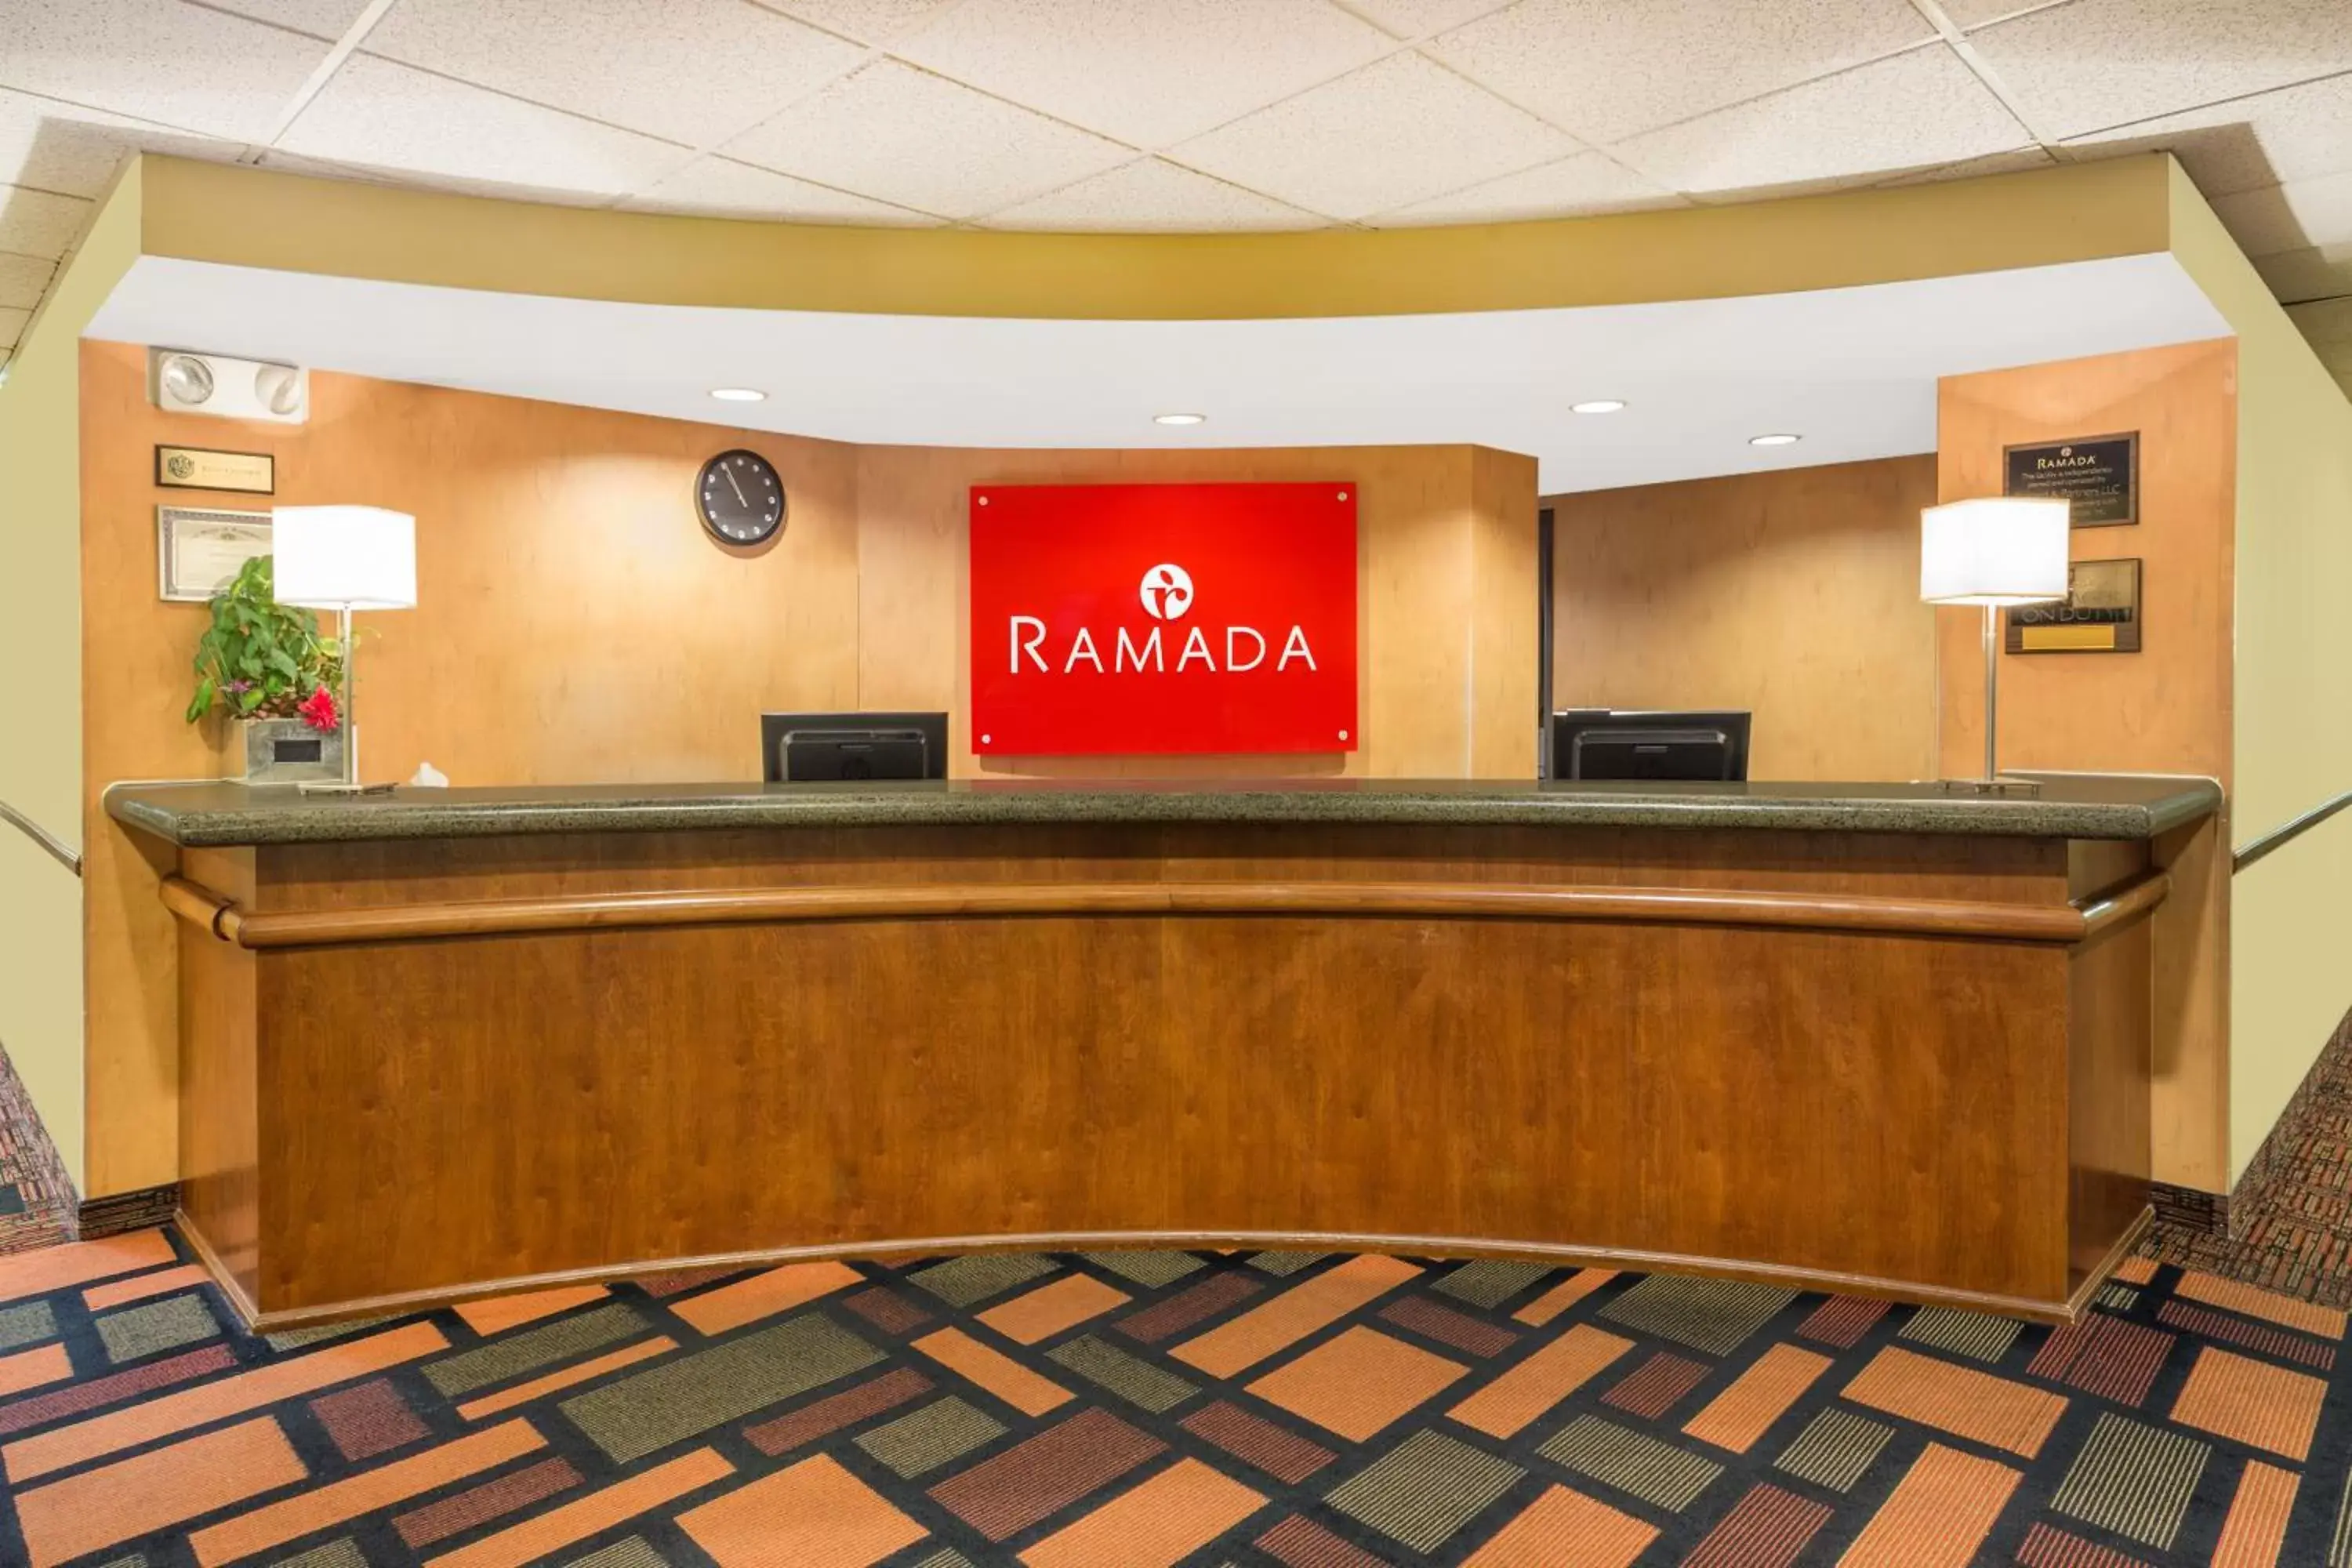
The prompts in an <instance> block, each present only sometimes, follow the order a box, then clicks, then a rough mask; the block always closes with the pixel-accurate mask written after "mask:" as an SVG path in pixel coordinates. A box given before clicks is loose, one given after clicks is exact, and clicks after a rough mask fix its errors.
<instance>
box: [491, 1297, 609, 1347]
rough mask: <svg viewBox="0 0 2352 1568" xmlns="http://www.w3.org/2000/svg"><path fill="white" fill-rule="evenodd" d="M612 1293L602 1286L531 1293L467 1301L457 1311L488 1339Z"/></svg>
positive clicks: (601, 1298)
mask: <svg viewBox="0 0 2352 1568" xmlns="http://www.w3.org/2000/svg"><path fill="white" fill-rule="evenodd" d="M610 1294H611V1292H610V1291H608V1290H606V1289H604V1287H603V1286H602V1285H573V1286H571V1287H568V1288H566V1289H561V1290H530V1291H526V1292H524V1293H523V1294H522V1295H520V1296H493V1297H491V1298H489V1299H488V1300H485V1301H467V1302H465V1303H463V1304H461V1305H460V1306H459V1307H458V1308H457V1315H458V1316H459V1317H461V1318H463V1319H465V1320H466V1326H467V1328H469V1329H471V1330H473V1331H475V1332H476V1333H478V1334H480V1335H481V1336H482V1337H483V1338H485V1339H488V1337H489V1336H490V1335H492V1334H502V1333H505V1332H506V1331H508V1330H509V1329H519V1328H520V1327H521V1326H522V1325H523V1324H525V1323H535V1322H537V1321H539V1320H540V1319H541V1318H551V1317H553V1316H555V1314H556V1313H558V1312H568V1311H570V1310H572V1308H574V1307H583V1306H586V1305H587V1304H588V1303H589V1302H591V1301H595V1300H603V1299H604V1297H605V1296H608V1295H610Z"/></svg>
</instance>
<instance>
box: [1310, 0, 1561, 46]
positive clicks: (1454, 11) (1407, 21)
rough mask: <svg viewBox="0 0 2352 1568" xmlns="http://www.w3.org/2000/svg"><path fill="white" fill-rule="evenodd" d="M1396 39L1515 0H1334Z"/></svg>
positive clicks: (1440, 28) (1440, 29)
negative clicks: (1393, 35)
mask: <svg viewBox="0 0 2352 1568" xmlns="http://www.w3.org/2000/svg"><path fill="white" fill-rule="evenodd" d="M1334 3H1335V4H1337V5H1343V6H1345V7H1346V8H1347V9H1349V10H1350V11H1353V12H1354V13H1355V14H1356V15H1357V16H1361V17H1362V18H1363V19H1364V20H1365V21H1367V22H1370V23H1371V24H1372V25H1373V26H1379V27H1385V28H1386V29H1388V31H1390V32H1391V33H1393V34H1395V35H1396V36H1397V37H1400V38H1425V37H1429V36H1430V35H1431V34H1433V33H1442V32H1444V30H1445V29H1446V28H1448V27H1458V26H1461V25H1462V24H1463V23H1465V22H1470V21H1475V20H1476V19H1477V18H1479V17H1480V16H1486V15H1488V14H1489V13H1491V12H1496V11H1500V10H1501V9H1503V8H1504V7H1505V6H1507V5H1517V4H1518V0H1334Z"/></svg>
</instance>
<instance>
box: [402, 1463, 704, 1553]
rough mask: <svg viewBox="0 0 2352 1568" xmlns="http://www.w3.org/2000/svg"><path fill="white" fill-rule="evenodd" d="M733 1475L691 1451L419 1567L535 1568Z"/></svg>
mask: <svg viewBox="0 0 2352 1568" xmlns="http://www.w3.org/2000/svg"><path fill="white" fill-rule="evenodd" d="M734 1473H735V1467H734V1466H732V1465H730V1464H729V1463H728V1462H727V1459H726V1458H725V1456H723V1455H721V1454H719V1452H717V1451H716V1450H715V1449H710V1448H697V1449H695V1450H694V1451H693V1452H691V1453H688V1454H681V1455H679V1456H678V1457H677V1458H675V1459H672V1460H670V1461H669V1462H668V1463H667V1464H664V1465H656V1466H655V1467H654V1468H652V1469H650V1470H640V1471H638V1472H637V1473H636V1474H635V1475H634V1476H631V1477H629V1478H628V1479H625V1480H618V1481H614V1483H613V1484H612V1485H611V1486H608V1487H605V1488H604V1489H602V1490H600V1491H593V1492H590V1493H589V1494H588V1495H587V1496H586V1497H583V1498H576V1499H574V1500H572V1501H571V1502H568V1503H565V1504H564V1505H563V1506H562V1507H561V1508H557V1509H551V1510H549V1511H547V1512H546V1513H542V1514H537V1515H534V1516H533V1517H531V1518H530V1519H527V1520H524V1521H522V1522H521V1523H520V1524H517V1525H510V1526H509V1527H508V1528H507V1529H505V1530H501V1531H499V1532H498V1533H497V1534H496V1535H491V1536H486V1537H484V1538H483V1539H482V1540H480V1541H477V1542H474V1543H473V1544H472V1545H471V1546H461V1547H459V1548H458V1549H457V1551H455V1552H443V1553H442V1554H441V1555H440V1556H438V1557H431V1558H427V1559H426V1560H425V1561H426V1563H427V1564H428V1568H524V1565H525V1564H526V1563H538V1562H540V1561H541V1560H542V1559H544V1558H545V1557H547V1556H548V1554H549V1553H551V1552H560V1551H562V1549H563V1548H565V1547H567V1546H569V1545H571V1544H572V1542H575V1541H584V1540H586V1539H587V1538H588V1537H589V1536H592V1535H594V1534H596V1533H598V1532H599V1531H605V1530H609V1529H611V1528H612V1527H613V1526H614V1525H616V1524H619V1523H621V1522H622V1521H625V1520H631V1519H635V1518H636V1517H637V1516H638V1515H639V1514H641V1513H649V1512H651V1511H652V1510H655V1509H657V1508H659V1507H661V1505H662V1504H664V1503H666V1502H669V1501H671V1500H674V1499H677V1498H681V1497H684V1496H685V1495H686V1494H687V1493H688V1492H690V1491H693V1490H695V1489H698V1488H700V1487H706V1486H709V1484H710V1483H711V1482H713V1481H715V1480H717V1479H719V1478H720V1477H721V1476H731V1475H733V1474H734Z"/></svg>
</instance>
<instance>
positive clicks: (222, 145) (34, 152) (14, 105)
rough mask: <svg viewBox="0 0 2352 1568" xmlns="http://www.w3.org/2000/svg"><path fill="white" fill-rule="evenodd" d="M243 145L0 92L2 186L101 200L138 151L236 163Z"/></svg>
mask: <svg viewBox="0 0 2352 1568" xmlns="http://www.w3.org/2000/svg"><path fill="white" fill-rule="evenodd" d="M245 151H246V143H244V142H222V141H217V140H215V139H213V138H211V137H205V136H193V135H190V134H188V133H186V132H179V131H173V130H169V129H167V128H165V127H163V126H160V125H150V124H147V123H145V122H144V121H137V120H131V119H128V118H126V117H124V116H122V115H119V114H109V113H107V112H106V111H105V110H97V109H83V108H80V107H79V106H77V105H74V104H69V103H60V102H58V100H55V99H47V98H35V97H33V96H31V95H30V94H27V93H21V92H10V91H8V90H7V89H5V88H0V184H18V185H30V186H32V187H34V188H35V189H37V190H43V191H55V192H57V193H58V195H68V196H96V195H101V194H103V193H104V191H105V190H106V185H107V182H108V181H110V180H111V179H112V178H113V177H114V171H115V170H116V169H117V168H118V167H120V166H121V163H122V160H123V159H125V158H126V157H128V156H130V155H131V153H135V152H149V153H176V154H178V155H179V156H181V157H184V158H215V159H230V158H236V157H237V156H239V155H240V154H242V153H244V152H245Z"/></svg>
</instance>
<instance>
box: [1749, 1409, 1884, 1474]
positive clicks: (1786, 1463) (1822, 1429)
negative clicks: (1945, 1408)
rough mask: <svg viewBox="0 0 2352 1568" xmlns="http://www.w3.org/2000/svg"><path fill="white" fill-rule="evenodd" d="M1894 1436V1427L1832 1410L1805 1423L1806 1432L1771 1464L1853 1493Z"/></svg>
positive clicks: (1846, 1411)
mask: <svg viewBox="0 0 2352 1568" xmlns="http://www.w3.org/2000/svg"><path fill="white" fill-rule="evenodd" d="M1892 1436H1895V1428H1894V1427H1892V1426H1885V1425H1883V1424H1881V1423H1879V1422H1876V1421H1873V1420H1871V1419H1869V1418H1868V1417H1867V1416H1862V1415H1855V1414H1854V1413H1853V1412H1852V1411H1851V1410H1839V1409H1835V1408H1832V1409H1828V1410H1824V1411H1822V1413H1821V1414H1820V1415H1816V1416H1814V1417H1813V1418H1812V1419H1811V1421H1808V1422H1807V1423H1805V1429H1804V1430H1803V1431H1801V1432H1800V1433H1798V1434H1797V1436H1796V1440H1795V1441H1794V1442H1792V1443H1790V1445H1789V1446H1788V1447H1786V1448H1785V1449H1783V1450H1781V1453H1780V1458H1777V1459H1775V1460H1773V1461H1772V1463H1773V1464H1774V1465H1775V1466H1777V1467H1778V1468H1780V1469H1783V1470H1786V1471H1788V1472H1789V1473H1790V1475H1792V1476H1795V1477H1796V1478H1797V1479H1800V1480H1807V1481H1811V1482H1812V1483H1813V1484H1814V1485H1815V1486H1817V1487H1827V1488H1829V1489H1830V1490H1832V1491H1835V1492H1842V1491H1850V1490H1852V1489H1853V1483H1854V1482H1856V1481H1858V1480H1860V1479H1862V1476H1863V1472H1864V1471H1865V1470H1867V1469H1869V1468H1870V1467H1871V1466H1872V1465H1873V1464H1874V1463H1875V1462H1876V1460H1877V1458H1878V1456H1879V1453H1880V1451H1881V1450H1882V1449H1884V1448H1885V1447H1886V1440H1887V1439H1888V1438H1889V1437H1892Z"/></svg>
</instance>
